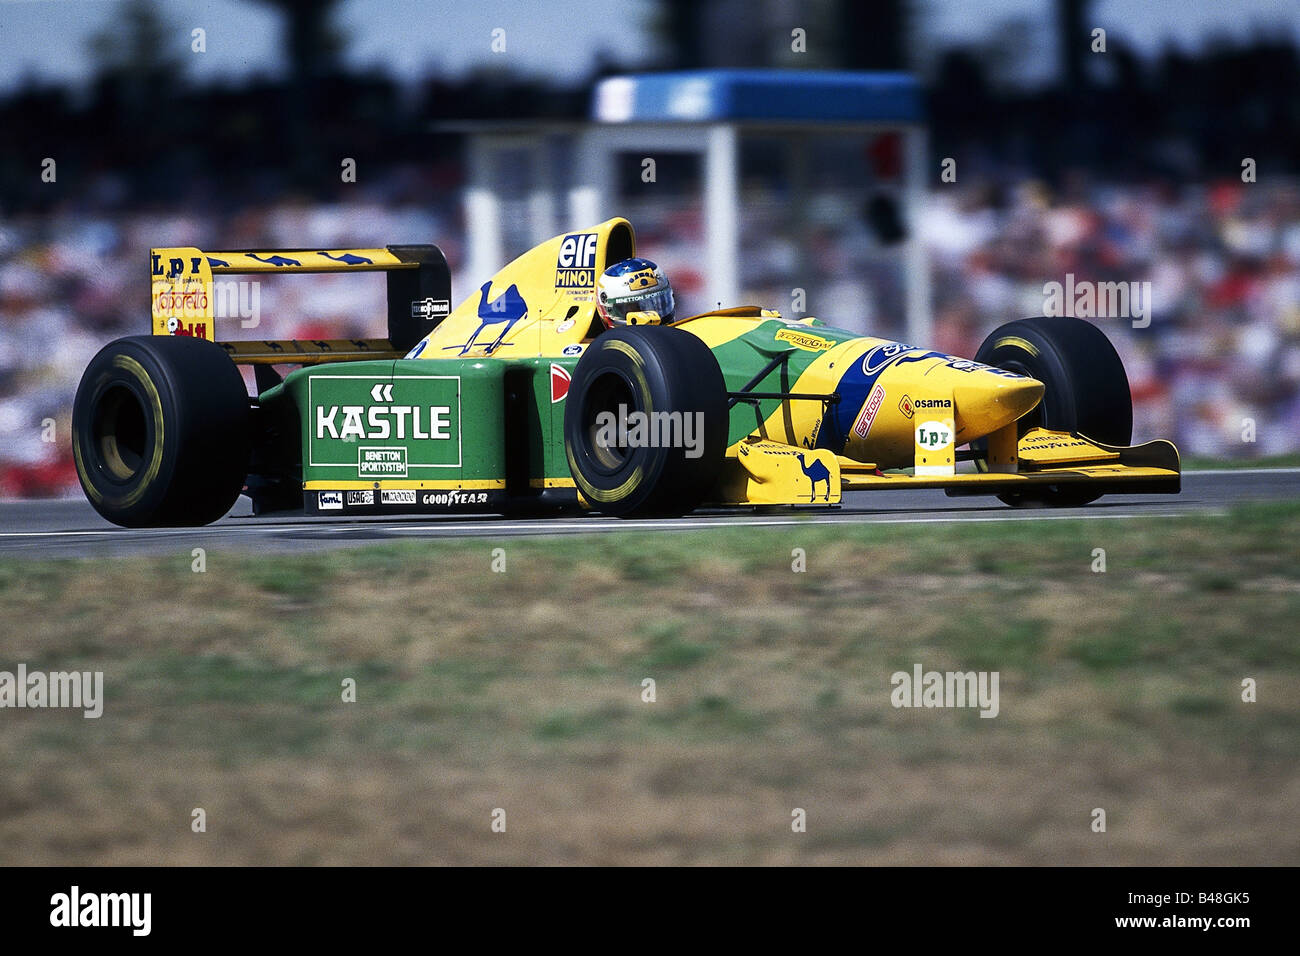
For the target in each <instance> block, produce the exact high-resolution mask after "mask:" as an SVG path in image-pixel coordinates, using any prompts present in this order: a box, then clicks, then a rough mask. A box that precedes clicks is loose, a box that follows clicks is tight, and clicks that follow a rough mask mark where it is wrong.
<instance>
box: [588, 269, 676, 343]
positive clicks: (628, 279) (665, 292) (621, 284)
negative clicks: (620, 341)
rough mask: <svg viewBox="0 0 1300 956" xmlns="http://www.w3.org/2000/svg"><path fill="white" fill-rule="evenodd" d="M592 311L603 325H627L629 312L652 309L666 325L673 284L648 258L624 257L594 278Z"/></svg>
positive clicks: (668, 318) (670, 319) (671, 316)
mask: <svg viewBox="0 0 1300 956" xmlns="http://www.w3.org/2000/svg"><path fill="white" fill-rule="evenodd" d="M596 311H597V312H599V313H600V320H601V321H602V322H604V323H605V327H606V328H611V329H612V328H613V327H614V326H616V325H627V316H628V313H629V312H656V313H658V315H659V321H660V322H662V323H663V324H664V325H667V324H668V323H669V322H671V321H672V320H673V287H672V286H671V285H669V283H668V277H667V276H666V275H664V271H663V270H662V269H660V268H659V267H658V266H657V265H655V264H654V263H653V262H651V261H650V260H649V259H641V258H634V259H624V260H623V261H622V262H616V263H614V264H613V265H612V266H610V267H609V268H608V269H606V270H605V271H604V272H602V273H601V274H600V278H599V279H597V280H596Z"/></svg>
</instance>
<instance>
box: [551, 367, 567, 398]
mask: <svg viewBox="0 0 1300 956" xmlns="http://www.w3.org/2000/svg"><path fill="white" fill-rule="evenodd" d="M570 381H571V377H570V375H569V372H568V370H567V369H565V368H564V367H563V366H562V365H554V364H552V365H551V404H552V405H554V404H555V403H556V402H562V401H564V396H566V395H568V394H569V382H570Z"/></svg>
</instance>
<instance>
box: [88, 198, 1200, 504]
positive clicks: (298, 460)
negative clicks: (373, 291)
mask: <svg viewBox="0 0 1300 956" xmlns="http://www.w3.org/2000/svg"><path fill="white" fill-rule="evenodd" d="M635 253H636V239H635V235H634V233H633V230H632V226H631V224H630V223H628V221H627V220H625V219H617V218H616V219H610V220H608V221H607V222H603V223H601V224H599V225H596V226H592V227H591V228H589V229H586V230H584V231H581V232H574V233H567V234H565V235H562V236H557V237H555V238H554V239H551V240H549V241H547V242H544V243H542V244H540V245H538V246H537V247H535V248H533V249H532V250H530V251H528V252H527V253H525V254H524V255H522V256H520V257H519V258H518V259H516V260H515V261H513V262H511V263H510V264H509V265H507V266H506V267H505V268H503V269H502V270H501V271H500V272H498V273H497V274H496V276H494V277H493V278H492V279H491V280H490V281H488V282H486V283H484V284H483V286H482V287H481V288H479V289H476V290H475V291H474V292H473V294H472V295H470V296H469V297H468V298H466V299H465V301H464V302H462V303H460V305H458V306H456V307H455V308H453V307H452V299H451V279H450V272H449V270H448V268H447V263H446V260H445V258H444V257H443V255H442V253H441V252H440V251H439V250H438V248H437V247H436V246H432V245H427V246H389V247H386V248H382V249H347V250H275V251H268V250H256V251H244V252H203V251H201V250H199V249H196V248H186V247H183V248H166V249H154V250H153V251H152V254H151V278H152V283H153V310H152V311H153V324H152V333H153V334H151V335H142V336H131V337H127V338H123V339H119V340H117V341H115V342H112V343H110V344H109V345H107V346H105V348H104V349H103V350H101V351H100V352H99V353H98V354H97V355H96V356H95V358H94V359H93V360H92V361H91V363H90V365H89V367H88V368H87V369H86V372H85V374H84V376H83V377H82V380H81V384H80V386H79V388H78V391H77V396H76V400H75V405H74V413H73V432H74V439H73V449H74V456H75V459H76V466H77V472H78V475H79V476H80V479H81V484H82V487H83V488H84V489H85V492H86V495H87V497H88V498H89V499H90V502H91V503H92V504H93V505H94V507H95V508H96V509H97V510H98V511H99V513H100V514H102V515H103V516H104V517H105V518H107V519H109V520H110V521H113V522H115V523H117V524H120V525H125V526H132V527H138V526H151V525H201V524H206V523H208V522H211V521H214V520H216V519H217V518H219V517H221V516H222V515H224V514H225V513H226V512H227V511H228V510H229V509H230V507H231V506H232V505H233V504H234V503H235V500H236V499H237V498H238V497H239V495H240V494H241V493H242V494H246V495H248V496H249V497H250V498H251V500H252V503H253V509H254V512H255V513H256V514H266V513H273V512H279V511H286V510H297V509H305V511H306V512H307V513H309V514H324V515H336V516H346V515H375V514H395V513H443V512H484V513H505V514H537V515H544V514H550V513H559V512H565V511H572V510H574V509H589V510H594V511H599V512H603V513H606V514H613V515H619V516H625V517H639V516H663V515H681V514H685V513H687V512H690V511H692V510H693V509H696V508H699V507H744V506H792V505H802V506H822V507H825V506H833V505H836V504H837V503H839V502H840V500H841V496H842V495H843V493H844V492H845V491H847V490H877V489H878V490H882V491H885V490H888V489H891V488H942V489H944V490H945V491H946V492H947V493H948V494H950V495H969V494H988V495H996V496H998V497H999V498H1001V499H1002V500H1003V501H1004V502H1007V503H1008V504H1011V505H1025V504H1046V505H1079V504H1084V503H1087V502H1090V501H1093V500H1095V499H1096V498H1098V497H1099V496H1101V495H1103V494H1112V493H1133V492H1144V493H1148V492H1170V493H1176V492H1177V491H1178V490H1179V481H1180V477H1179V476H1180V471H1179V459H1178V452H1177V450H1176V449H1175V448H1174V446H1173V445H1172V444H1171V443H1169V442H1167V441H1152V442H1148V443H1146V444H1143V445H1138V446H1130V444H1129V442H1130V440H1131V431H1132V405H1131V399H1130V396H1129V387H1128V379H1127V377H1126V376H1125V373H1124V368H1123V366H1122V364H1121V363H1120V360H1119V357H1118V355H1117V354H1116V353H1115V350H1114V348H1113V347H1112V346H1111V344H1110V342H1109V341H1108V340H1107V339H1106V336H1105V335H1104V334H1103V333H1102V332H1101V331H1100V330H1099V329H1098V328H1097V327H1096V326H1094V325H1092V324H1090V323H1088V322H1084V321H1082V320H1078V319H1072V318H1037V319H1026V320H1023V321H1018V322H1011V323H1008V324H1007V325H1004V326H1002V327H1001V328H999V329H997V330H996V331H995V332H993V333H992V335H990V336H989V337H988V339H987V340H986V341H985V343H984V344H983V345H982V346H981V348H980V350H979V352H978V353H977V354H976V356H975V357H974V359H965V358H957V357H954V356H951V355H945V354H942V353H939V352H935V351H931V350H928V349H926V348H924V347H916V346H911V345H905V344H902V343H899V342H892V341H887V340H884V339H878V338H871V337H867V336H861V335H857V334H854V333H850V332H845V331H842V330H839V329H835V328H831V327H829V326H826V325H823V324H821V323H820V322H818V321H817V320H816V319H812V318H806V319H801V320H798V321H792V320H789V319H785V318H783V317H782V316H781V315H779V314H778V313H777V312H773V311H769V310H766V309H762V308H758V307H749V306H742V307H739V308H728V309H720V310H718V311H715V312H708V313H705V314H703V315H695V316H691V317H688V318H682V319H679V320H677V321H672V322H670V323H664V322H663V321H662V320H661V317H660V316H659V315H657V314H656V313H654V312H633V313H632V314H631V315H630V316H629V324H628V325H624V326H618V327H616V328H613V329H606V328H605V326H604V325H603V324H602V323H601V322H600V321H599V320H598V316H597V313H596V302H595V296H596V291H595V290H596V284H597V278H598V277H599V276H600V275H601V273H602V271H603V270H604V269H605V268H606V266H607V265H608V264H613V263H618V262H622V261H624V260H626V259H629V258H631V257H633V256H634V255H635ZM362 271H383V272H385V273H387V282H388V336H387V337H386V338H376V339H355V340H322V341H313V342H307V341H231V342H217V341H216V337H215V329H214V319H215V312H214V308H213V303H214V299H215V290H214V276H221V275H223V274H232V273H233V274H266V273H283V272H308V273H310V272H335V273H337V272H362ZM239 365H251V366H253V368H254V373H255V381H256V383H257V388H256V391H257V394H256V395H255V396H250V395H249V394H248V388H247V387H246V385H245V383H244V379H243V376H242V375H241V374H240V372H239V370H238V367H237V366H239ZM276 366H280V367H284V366H298V367H297V368H295V369H294V370H293V371H291V372H289V373H288V374H287V375H284V376H283V377H282V376H281V375H280V373H279V372H277V371H276ZM965 461H969V462H973V468H972V467H971V466H967V467H965V468H962V469H959V468H958V465H959V463H962V462H965Z"/></svg>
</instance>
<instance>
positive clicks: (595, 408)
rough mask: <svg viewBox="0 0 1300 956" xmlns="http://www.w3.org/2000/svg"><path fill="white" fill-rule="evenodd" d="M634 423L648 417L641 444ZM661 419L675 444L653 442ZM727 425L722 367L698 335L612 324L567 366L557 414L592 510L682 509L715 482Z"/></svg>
mask: <svg viewBox="0 0 1300 956" xmlns="http://www.w3.org/2000/svg"><path fill="white" fill-rule="evenodd" d="M633 413H637V414H638V415H640V416H643V417H641V418H639V419H638V418H633V417H632V416H633ZM665 413H666V414H665ZM625 416H626V417H625ZM638 420H640V421H644V422H649V423H653V424H650V425H649V426H648V434H647V433H645V432H643V434H642V438H643V439H647V440H643V441H640V442H638V441H637V440H636V438H635V434H634V431H633V429H634V427H635V423H636V422H637V421H638ZM619 422H623V423H624V424H625V429H624V430H622V431H620V430H619V428H618V427H617V426H618V424H619ZM664 422H667V423H668V424H669V426H670V430H669V431H668V435H667V437H668V438H669V439H672V438H674V437H675V438H676V439H679V440H676V441H672V440H670V441H667V442H664V441H663V440H662V439H663V438H664V437H665V435H664V434H663V432H664V429H663V428H662V427H661V424H660V423H664ZM728 422H729V416H728V410H727V391H726V383H725V381H724V380H723V377H722V370H721V369H720V368H719V367H718V361H717V359H715V358H714V357H713V352H712V351H710V349H709V347H708V346H707V345H705V344H704V342H703V341H702V340H700V339H699V338H697V337H696V336H694V335H692V334H691V333H690V332H686V331H684V330H682V329H673V328H667V327H662V326H637V327H620V328H617V329H613V330H611V331H609V332H605V333H604V334H602V335H600V336H599V337H597V338H596V340H595V341H594V342H592V344H591V345H590V346H588V348H587V351H586V353H585V354H584V355H583V356H582V358H581V359H579V361H578V365H577V367H576V368H575V369H574V370H573V379H572V381H571V382H570V385H569V397H568V402H567V406H566V409H565V413H564V450H565V454H566V456H567V458H568V461H569V471H570V472H571V473H572V475H573V480H574V483H575V484H576V485H577V488H578V492H579V494H581V495H582V497H583V498H585V499H586V501H587V502H588V503H589V504H590V505H591V506H592V507H593V508H595V509H596V510H598V511H603V512H605V513H606V514H612V515H618V516H620V517H660V516H676V515H682V514H685V513H687V512H689V511H692V510H694V509H695V508H696V507H698V506H699V504H700V503H701V502H702V501H703V500H704V499H705V497H706V496H707V495H708V493H709V492H710V491H711V490H712V489H713V487H714V485H715V484H716V482H717V479H718V476H719V474H720V472H721V469H722V463H723V456H724V454H725V452H726V448H727V429H728ZM611 425H612V426H613V427H612V428H611ZM688 439H689V441H688Z"/></svg>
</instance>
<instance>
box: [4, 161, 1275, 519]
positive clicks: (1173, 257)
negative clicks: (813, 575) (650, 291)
mask: <svg viewBox="0 0 1300 956" xmlns="http://www.w3.org/2000/svg"><path fill="white" fill-rule="evenodd" d="M418 178H419V174H418V173H416V172H415V171H413V170H404V169H400V168H399V169H396V170H394V171H392V172H391V173H390V174H389V175H388V176H387V177H386V178H385V179H384V181H383V183H382V184H381V185H380V186H379V187H376V188H373V189H370V190H364V189H359V190H358V191H357V192H356V193H355V194H353V195H354V197H355V198H352V199H349V200H347V201H342V200H340V201H320V200H313V201H307V200H296V199H284V200H281V201H278V202H274V203H270V204H266V203H247V204H242V205H240V204H236V203H234V202H232V203H230V204H229V205H226V206H223V207H221V208H220V209H216V210H204V211H203V212H202V213H201V214H198V213H196V214H193V215H187V214H186V213H184V212H183V211H182V212H177V211H172V210H165V209H163V208H161V207H159V206H157V205H152V206H140V207H138V208H129V207H128V208H122V206H121V205H120V204H117V205H114V204H113V201H112V197H111V189H107V188H106V189H105V190H104V192H105V193H106V194H107V195H108V198H107V199H106V200H105V201H104V203H103V204H102V205H100V204H97V202H96V201H95V200H94V199H91V200H84V201H80V202H79V203H78V205H77V206H75V207H72V206H69V207H66V208H65V207H59V208H56V209H54V210H53V211H43V212H41V213H35V212H31V213H21V214H18V215H15V216H9V217H0V497H28V496H44V495H63V494H76V493H79V491H78V490H77V489H78V486H77V480H76V475H75V470H74V468H73V467H72V462H71V452H70V441H69V437H70V426H71V409H72V401H73V396H74V394H75V391H76V387H77V382H78V379H79V377H80V375H81V372H82V370H83V369H84V368H85V366H86V364H87V363H88V361H89V360H90V358H91V356H92V355H93V354H94V352H95V351H96V350H97V349H98V348H99V347H100V346H101V345H103V344H104V343H105V342H107V341H109V340H110V339H113V338H116V337H118V336H122V335H129V334H142V333H144V332H146V331H147V330H148V326H149V277H148V274H147V272H146V267H147V264H148V251H149V248H150V247H151V246H165V245H194V246H198V247H199V248H206V249H213V250H215V249H237V248H258V247H261V248H268V247H270V248H275V247H284V248H294V247H297V248H302V247H307V246H312V247H316V248H327V247H331V246H332V247H339V246H353V247H365V246H372V245H373V246H382V245H385V244H396V243H407V242H410V243H419V242H436V243H438V245H439V246H440V247H441V248H442V249H443V251H444V252H445V253H446V254H447V257H448V260H449V263H450V265H451V267H452V272H453V293H454V294H455V295H457V296H458V297H460V296H463V295H464V293H465V291H466V289H467V288H468V287H467V285H466V282H467V281H469V278H470V277H466V276H465V275H464V258H465V257H464V245H465V227H464V222H463V220H462V212H461V208H460V203H459V192H458V191H457V190H456V189H454V188H445V189H444V188H437V189H432V188H431V189H425V188H420V186H421V185H427V184H424V183H420V182H415V181H414V180H418ZM372 181H373V180H372ZM441 185H445V184H441ZM826 206H827V210H828V212H827V215H826V216H825V217H822V218H818V217H817V216H813V217H811V219H810V220H809V222H808V223H807V224H806V225H805V226H804V227H803V228H804V231H803V232H802V233H801V234H800V235H799V236H797V237H795V236H785V235H781V234H780V224H779V223H775V224H774V223H765V224H763V225H764V228H765V230H766V232H762V231H754V230H748V229H747V230H746V234H747V235H755V234H758V235H764V234H765V235H767V236H769V237H770V241H768V242H766V243H762V244H759V245H757V246H754V247H752V248H747V249H746V253H745V261H744V262H742V280H743V285H744V291H745V295H744V298H745V299H746V300H755V301H757V302H758V303H759V304H763V305H767V306H770V307H774V308H777V309H780V310H781V311H783V312H787V313H788V312H789V311H791V307H792V304H793V303H792V302H791V293H792V289H793V288H795V287H799V288H803V289H805V291H806V297H807V304H806V307H805V310H806V311H808V312H811V313H813V314H816V315H818V316H819V317H820V318H823V319H825V320H826V321H828V322H831V323H832V324H837V325H842V326H845V327H848V328H854V329H858V330H860V331H871V332H873V333H876V334H887V335H890V336H901V335H902V334H903V325H902V314H901V306H902V283H903V280H904V277H903V276H902V274H901V258H900V257H899V255H898V250H897V247H896V246H895V248H894V249H892V250H889V249H884V248H882V247H881V246H880V244H879V243H878V242H877V241H876V239H875V238H874V237H873V235H872V233H871V231H870V230H869V229H868V228H866V227H865V226H864V224H863V223H862V222H861V217H860V216H854V215H845V216H840V217H837V215H836V210H837V209H839V208H840V207H839V206H837V205H836V204H835V203H834V202H833V201H830V200H827V202H826ZM657 209H658V211H657V212H656V211H655V207H654V205H653V204H647V206H646V208H645V209H644V210H638V209H635V208H634V209H629V210H628V211H627V213H626V214H627V215H629V218H631V219H632V221H633V224H634V225H635V226H636V227H637V229H638V237H639V239H640V244H641V250H642V252H643V253H645V254H647V255H650V256H652V257H658V258H660V259H661V265H663V266H664V267H665V268H666V269H667V270H668V273H669V275H670V276H671V277H672V278H673V279H674V282H675V283H677V285H678V286H679V289H680V292H681V295H682V297H683V308H685V309H688V310H694V309H702V308H705V307H707V306H709V305H712V303H708V302H705V301H703V295H704V288H705V284H706V277H704V276H703V275H701V274H700V272H699V269H700V266H699V263H700V262H701V261H702V256H701V255H700V238H699V237H700V235H701V233H702V230H701V228H700V222H699V214H698V210H697V209H691V208H688V207H681V208H676V207H672V206H671V205H669V204H663V203H660V204H659V205H658V207H657ZM761 209H762V206H761V204H747V210H748V212H747V215H748V216H750V217H751V218H753V217H754V216H755V215H760V213H761ZM639 212H640V213H643V215H642V216H641V217H640V218H638V213H639ZM917 221H918V222H919V224H920V227H921V229H922V234H923V236H924V238H925V242H926V245H927V247H928V252H929V257H930V262H931V268H932V281H933V304H934V322H935V333H934V336H933V341H932V342H927V343H916V344H925V345H930V346H932V347H934V348H938V349H940V350H943V351H947V352H951V353H953V354H957V355H966V356H969V355H973V354H974V353H975V351H976V350H977V349H978V347H979V344H980V342H981V340H982V339H983V337H984V336H985V335H986V334H987V333H988V332H989V331H990V330H991V329H992V328H993V327H994V326H996V325H998V324H999V323H1001V322H1004V321H1008V320H1011V319H1015V318H1023V317H1026V316H1031V315H1040V314H1043V313H1044V311H1045V307H1046V294H1045V291H1044V285H1045V283H1048V282H1053V281H1055V282H1062V283H1064V282H1065V281H1066V276H1067V274H1070V275H1073V277H1074V281H1075V282H1076V283H1078V282H1082V281H1093V282H1106V281H1122V282H1149V283H1150V284H1151V285H1150V289H1151V303H1150V306H1151V311H1150V317H1151V321H1150V324H1149V326H1147V327H1145V328H1135V327H1134V324H1133V321H1132V320H1130V319H1128V318H1123V317H1109V318H1097V319H1096V320H1095V321H1097V323H1098V324H1099V325H1102V326H1103V328H1104V329H1105V331H1106V332H1107V334H1108V335H1109V336H1110V338H1111V340H1112V341H1113V342H1114V343H1115V345H1116V347H1117V348H1118V350H1119V352H1120V354H1121V356H1122V358H1123V359H1124V363H1125V366H1126V368H1127V370H1128V374H1129V378H1130V384H1131V386H1132V391H1133V397H1134V402H1135V424H1134V438H1135V440H1145V439H1149V438H1154V437H1170V438H1173V439H1174V440H1175V441H1176V442H1177V443H1178V445H1179V447H1180V448H1181V449H1182V450H1183V452H1184V454H1185V455H1187V454H1190V455H1200V456H1214V457H1224V458H1255V457H1262V456H1266V455H1275V454H1282V453H1291V452H1296V451H1300V185H1297V184H1296V183H1294V182H1277V181H1273V182H1270V183H1267V184H1265V183H1258V184H1256V183H1241V182H1225V183H1209V184H1202V185H1195V186H1187V185H1183V186H1178V187H1174V186H1170V185H1168V184H1165V183H1155V184H1151V185H1142V184H1119V183H1115V182H1109V183H1108V182H1095V181H1089V180H1086V179H1082V178H1081V179H1077V180H1070V179H1068V178H1067V180H1066V182H1065V185H1063V186H1062V187H1061V188H1059V189H1056V190H1053V189H1049V188H1048V187H1047V186H1045V185H1043V184H1041V183H1038V182H1036V181H1032V180H1022V181H1019V182H1014V183H1011V184H1008V185H1000V186H987V185H981V186H958V185H951V186H945V187H943V188H942V190H936V191H934V192H932V193H931V195H930V196H929V197H928V200H927V204H926V208H925V210H924V211H923V213H922V214H921V215H920V216H919V217H918V220H917ZM774 276H779V277H780V278H781V279H785V280H787V281H775V280H774V278H773V277H774ZM258 305H259V309H258V314H257V317H256V322H257V324H256V325H255V326H254V325H251V324H250V323H251V322H252V321H253V319H250V318H241V317H240V316H238V315H235V316H231V317H229V318H225V319H220V318H219V319H218V323H217V330H218V337H220V338H254V337H256V338H306V337H312V338H315V337H323V336H350V335H373V334H381V333H382V328H383V322H384V318H383V316H384V314H385V312H384V282H383V278H382V276H378V275H366V276H364V277H357V276H350V277H337V276H311V277H280V278H278V279H271V280H267V281H264V282H262V283H261V285H260V287H259V302H258ZM794 311H798V310H797V309H795V310H794Z"/></svg>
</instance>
